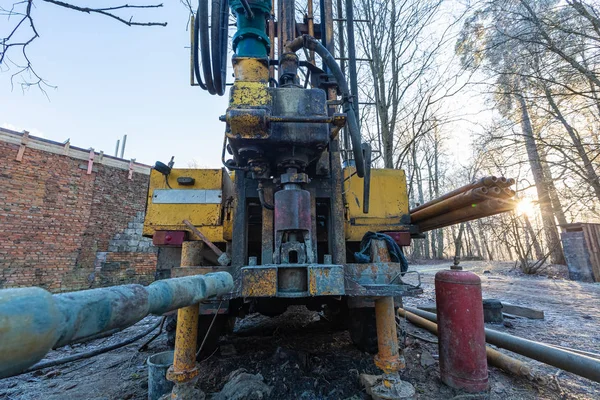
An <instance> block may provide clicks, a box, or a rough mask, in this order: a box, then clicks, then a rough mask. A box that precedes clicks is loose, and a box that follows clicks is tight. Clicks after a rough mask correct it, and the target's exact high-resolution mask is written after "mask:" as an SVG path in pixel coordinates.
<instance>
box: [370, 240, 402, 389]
mask: <svg viewBox="0 0 600 400" xmlns="http://www.w3.org/2000/svg"><path fill="white" fill-rule="evenodd" d="M371 261H372V262H389V261H390V254H389V251H388V248H387V244H386V243H385V241H383V240H372V241H371ZM375 323H376V325H377V349H378V352H377V355H376V356H375V365H377V367H378V368H379V369H381V370H382V371H383V373H384V380H385V379H386V378H385V375H388V374H394V373H397V372H398V371H399V370H400V369H402V368H405V367H406V364H405V362H404V356H403V355H402V353H401V352H400V349H399V347H398V334H397V332H396V312H395V309H394V298H393V297H391V296H386V297H380V298H377V299H375ZM384 383H385V382H384ZM390 386H391V385H390Z"/></svg>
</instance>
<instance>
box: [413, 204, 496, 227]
mask: <svg viewBox="0 0 600 400" xmlns="http://www.w3.org/2000/svg"><path fill="white" fill-rule="evenodd" d="M496 208H497V207H496V202H495V199H487V200H484V201H482V202H479V203H476V204H469V205H467V206H463V207H462V208H459V209H455V210H453V211H449V212H446V213H443V214H440V215H437V216H435V217H432V218H427V219H424V220H421V221H419V222H417V223H416V224H417V225H419V226H427V225H433V224H436V225H437V224H445V223H453V222H454V221H458V220H461V219H464V218H470V217H471V216H476V215H480V214H485V213H491V212H493V211H494V210H495V209H496Z"/></svg>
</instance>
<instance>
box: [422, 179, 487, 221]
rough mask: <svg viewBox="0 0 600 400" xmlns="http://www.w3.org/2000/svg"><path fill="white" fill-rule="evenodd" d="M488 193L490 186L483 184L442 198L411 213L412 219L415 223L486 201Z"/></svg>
mask: <svg viewBox="0 0 600 400" xmlns="http://www.w3.org/2000/svg"><path fill="white" fill-rule="evenodd" d="M487 193H488V188H487V187H485V186H483V187H479V188H475V189H470V190H468V191H466V192H464V193H461V194H458V195H456V196H453V197H451V198H449V199H446V200H442V201H440V202H439V203H435V204H433V205H431V206H429V207H426V208H424V209H422V210H419V211H416V212H414V213H411V214H410V220H411V222H412V223H413V224H415V223H419V222H420V221H424V220H427V219H430V218H433V217H437V216H440V215H443V214H446V213H449V212H451V211H453V210H458V209H460V208H463V207H466V206H470V205H472V204H477V203H481V202H482V201H484V200H485V199H486V198H485V195H487Z"/></svg>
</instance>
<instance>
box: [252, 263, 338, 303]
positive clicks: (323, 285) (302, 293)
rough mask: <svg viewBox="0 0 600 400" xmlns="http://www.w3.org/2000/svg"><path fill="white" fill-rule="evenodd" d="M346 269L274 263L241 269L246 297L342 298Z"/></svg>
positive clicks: (335, 266) (318, 265)
mask: <svg viewBox="0 0 600 400" xmlns="http://www.w3.org/2000/svg"><path fill="white" fill-rule="evenodd" d="M344 283H345V279H344V267H343V266H342V265H324V264H305V265H297V264H288V265H281V264H273V265H262V266H256V267H250V266H248V267H244V268H242V295H243V296H244V297H287V298H290V297H308V296H341V295H344V294H345V293H346V291H345V286H344Z"/></svg>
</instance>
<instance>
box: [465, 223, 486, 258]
mask: <svg viewBox="0 0 600 400" xmlns="http://www.w3.org/2000/svg"><path fill="white" fill-rule="evenodd" d="M467 231H468V232H469V234H470V235H471V240H473V246H475V252H476V256H477V257H479V258H481V259H483V253H482V252H481V246H479V242H478V241H477V236H475V231H474V230H473V227H472V226H471V223H470V222H467Z"/></svg>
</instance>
